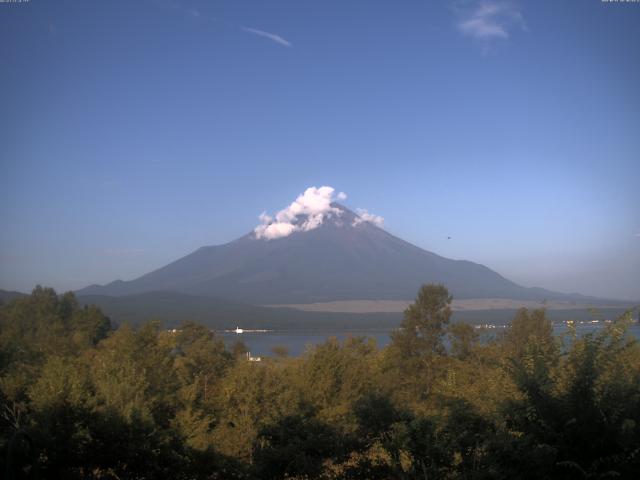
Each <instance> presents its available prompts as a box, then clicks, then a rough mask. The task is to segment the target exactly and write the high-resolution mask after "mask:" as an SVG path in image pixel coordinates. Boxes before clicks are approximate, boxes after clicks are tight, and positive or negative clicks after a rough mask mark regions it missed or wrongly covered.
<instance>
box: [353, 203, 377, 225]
mask: <svg viewBox="0 0 640 480" xmlns="http://www.w3.org/2000/svg"><path fill="white" fill-rule="evenodd" d="M356 212H357V213H358V216H357V217H356V218H354V219H353V226H354V227H356V226H358V225H360V224H361V223H365V222H368V223H372V224H374V225H375V226H376V227H379V228H382V227H383V226H384V218H382V217H381V216H380V215H374V214H373V213H369V212H368V211H367V210H366V209H364V208H357V209H356Z"/></svg>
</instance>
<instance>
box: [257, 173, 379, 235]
mask: <svg viewBox="0 0 640 480" xmlns="http://www.w3.org/2000/svg"><path fill="white" fill-rule="evenodd" d="M346 198H347V194H346V193H344V192H338V193H336V191H335V189H334V188H333V187H330V186H322V187H320V188H317V187H309V188H307V189H306V190H305V191H304V193H302V194H300V195H298V198H296V199H295V201H294V202H293V203H291V204H290V205H289V206H288V207H286V208H284V209H282V210H280V211H279V212H278V213H277V214H276V215H275V217H273V216H271V215H269V214H267V212H263V213H261V214H260V216H259V217H258V218H259V220H260V224H259V225H258V226H257V227H255V228H254V230H253V231H254V234H255V236H256V238H258V239H265V240H273V239H276V238H281V237H287V236H289V235H291V234H292V233H295V232H308V231H310V230H313V229H316V228H318V227H319V226H320V225H322V223H323V222H324V221H325V220H326V219H329V218H332V217H339V216H340V215H341V214H342V210H340V209H339V208H337V207H334V206H332V205H331V204H332V203H333V202H335V201H337V200H339V201H344V200H346ZM357 212H358V217H356V219H355V220H354V221H353V226H356V225H359V224H361V223H363V222H370V223H373V224H374V225H376V226H378V227H381V226H382V224H383V222H384V219H383V218H382V217H380V216H377V215H373V214H370V213H369V212H367V211H366V210H363V209H358V210H357Z"/></svg>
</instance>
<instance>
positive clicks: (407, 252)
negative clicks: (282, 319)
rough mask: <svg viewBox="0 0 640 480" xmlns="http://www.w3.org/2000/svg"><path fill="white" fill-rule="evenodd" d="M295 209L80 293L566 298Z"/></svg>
mask: <svg viewBox="0 0 640 480" xmlns="http://www.w3.org/2000/svg"><path fill="white" fill-rule="evenodd" d="M323 188H324V187H323ZM318 190H319V189H318ZM331 190H332V191H333V189H331ZM301 197H302V196H301ZM301 197H299V199H300V198H301ZM294 205H295V202H294V204H292V206H294ZM296 209H297V207H295V208H293V209H291V207H289V209H285V210H283V211H281V212H279V213H278V215H276V217H275V218H272V217H270V216H268V215H266V214H263V215H261V221H262V223H261V225H259V226H258V227H256V229H255V230H254V231H252V232H250V233H248V234H247V235H244V236H243V237H240V238H238V239H237V240H235V241H232V242H230V243H227V244H224V245H218V246H207V247H202V248H200V249H198V250H196V251H195V252H193V253H191V254H189V255H187V256H185V257H183V258H180V259H179V260H176V261H174V262H172V263H170V264H168V265H166V266H164V267H162V268H159V269H157V270H154V271H152V272H150V273H148V274H146V275H143V276H141V277H139V278H136V279H134V280H131V281H121V280H118V281H115V282H112V283H110V284H108V285H105V286H98V285H92V286H90V287H87V288H85V289H82V290H80V291H79V292H78V293H79V294H80V295H90V294H93V295H95V294H98V295H111V296H124V295H131V294H138V293H144V292H151V291H173V292H180V293H186V294H192V295H199V296H211V297H217V298H225V299H230V300H239V301H242V302H246V303H252V304H294V303H312V302H327V301H334V300H354V299H376V300H404V299H410V298H413V297H414V296H415V293H416V291H417V290H418V289H419V287H420V286H421V285H422V284H424V283H429V282H437V283H443V284H445V285H446V286H447V287H448V288H449V290H450V292H451V293H452V294H453V295H454V296H455V297H456V298H508V299H519V300H520V299H521V300H542V299H552V298H563V297H564V298H566V296H565V295H562V294H555V293H553V292H549V291H546V290H543V289H537V288H524V287H522V286H520V285H517V284H515V283H513V282H511V281H509V280H507V279H506V278H504V277H502V276H501V275H499V274H498V273H496V272H494V271H492V270H491V269H489V268H487V267H485V266H483V265H480V264H477V263H473V262H469V261H464V260H451V259H447V258H444V257H441V256H439V255H436V254H434V253H432V252H428V251H426V250H423V249H421V248H418V247H416V246H415V245H412V244H410V243H408V242H406V241H404V240H402V239H400V238H398V237H395V236H393V235H391V234H390V233H388V232H386V231H385V230H383V229H382V228H380V227H379V226H378V225H380V223H381V218H380V217H376V216H373V215H371V214H369V213H368V212H366V211H362V212H361V214H358V213H355V212H353V211H351V210H349V209H348V208H346V207H344V206H343V205H341V204H339V203H336V202H330V203H327V204H325V205H323V207H322V208H321V209H316V210H313V209H306V210H305V208H300V209H298V211H296ZM289 210H293V211H289ZM283 212H285V213H283ZM274 225H275V227H274Z"/></svg>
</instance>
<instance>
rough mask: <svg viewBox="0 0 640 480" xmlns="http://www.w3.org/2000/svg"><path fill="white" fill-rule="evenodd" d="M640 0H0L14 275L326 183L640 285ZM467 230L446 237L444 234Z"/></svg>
mask: <svg viewBox="0 0 640 480" xmlns="http://www.w3.org/2000/svg"><path fill="white" fill-rule="evenodd" d="M639 27H640V4H639V3H635V4H633V3H628V4H627V3H607V2H601V1H600V0H581V1H563V2H557V1H535V2H516V1H509V0H505V1H494V0H487V1H484V2H477V1H467V2H458V1H456V2H452V1H434V2H424V1H413V2H411V1H407V2H392V1H350V2H345V1H312V0H306V1H300V0H292V1H266V0H261V1H254V2H249V1H242V0H229V1H215V2H214V1H196V0H192V1H189V0H140V1H135V2H131V1H128V2H125V1H118V0H115V1H109V2H101V1H60V2H44V1H42V0H31V1H29V2H26V3H20V4H9V3H2V4H0V65H2V70H1V72H2V74H1V75H0V112H2V114H1V115H0V132H1V133H0V138H1V141H0V162H1V164H0V168H1V170H0V171H1V175H0V216H1V218H2V222H3V228H2V229H0V288H4V289H19V290H30V289H31V288H32V287H33V286H34V285H35V284H36V283H42V284H46V285H51V286H54V287H55V288H57V289H59V290H65V289H72V288H79V287H83V286H85V285H87V284H90V283H105V282H108V281H111V280H114V279H116V278H122V279H131V278H134V277H136V276H138V275H141V274H143V273H146V272H147V271H149V270H151V269H153V268H157V267H159V266H162V265H164V264H166V263H168V262H169V261H171V260H174V259H176V258H178V257H180V256H183V255H185V254H187V253H190V252H191V251H192V250H194V249H196V248H198V247H200V246H202V245H213V244H220V243H226V242H228V241H231V240H233V239H235V238H236V237H238V236H240V235H242V234H244V233H246V232H248V231H249V230H251V229H252V228H253V227H255V226H256V225H257V224H258V218H257V217H258V215H259V214H260V213H261V212H263V211H265V210H266V211H269V212H274V211H277V210H279V209H281V208H283V207H285V206H286V205H288V204H289V203H290V202H291V201H293V200H294V199H295V198H296V196H297V195H298V194H299V193H301V192H302V191H304V190H305V189H306V188H307V187H309V186H318V187H319V186H321V185H330V186H333V187H334V188H335V189H336V190H337V191H344V192H346V193H347V194H348V199H347V200H346V202H345V203H346V204H347V205H348V206H350V207H352V208H356V207H361V208H366V209H368V210H369V211H370V212H373V213H374V214H377V215H381V216H382V217H384V219H385V228H386V229H387V230H388V231H390V232H391V233H393V234H396V235H398V236H400V237H402V238H404V239H406V240H408V241H411V242H412V243H415V244H416V245H419V246H421V247H423V248H426V249H428V250H431V251H434V252H436V253H439V254H441V255H444V256H447V257H451V258H464V259H469V260H473V261H477V262H480V263H483V264H486V265H487V266H489V267H491V268H493V269H494V270H497V271H498V272H500V273H502V274H503V275H505V276H507V277H508V278H510V279H513V280H515V281H517V282H520V283H522V284H524V285H527V286H533V285H535V286H542V287H546V288H551V289H556V290H560V291H566V292H573V291H577V292H580V293H585V294H594V295H600V296H608V297H618V298H631V299H640V277H639V276H638V272H640V133H639V132H638V126H639V125H640V89H639V88H638V86H639V85H640V57H639V56H638V53H637V46H638V45H640V28H639ZM449 236H450V237H452V238H451V240H447V237H449Z"/></svg>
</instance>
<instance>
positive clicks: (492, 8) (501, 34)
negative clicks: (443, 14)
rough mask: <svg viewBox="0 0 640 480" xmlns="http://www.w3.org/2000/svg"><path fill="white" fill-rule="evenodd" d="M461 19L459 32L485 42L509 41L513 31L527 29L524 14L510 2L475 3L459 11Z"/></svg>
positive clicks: (490, 0)
mask: <svg viewBox="0 0 640 480" xmlns="http://www.w3.org/2000/svg"><path fill="white" fill-rule="evenodd" d="M459 17H460V18H459V20H458V22H457V27H458V30H460V32H461V33H462V34H463V35H466V36H469V37H472V38H474V39H476V40H479V41H483V42H489V41H492V40H496V39H508V38H509V36H510V32H511V31H513V30H516V29H521V30H524V29H525V28H526V27H525V23H524V17H523V16H522V13H521V12H520V10H519V9H518V8H517V7H516V6H515V5H514V4H513V3H512V2H510V1H493V0H486V1H480V2H474V3H473V4H472V5H471V6H470V7H467V8H465V9H461V10H459Z"/></svg>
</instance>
